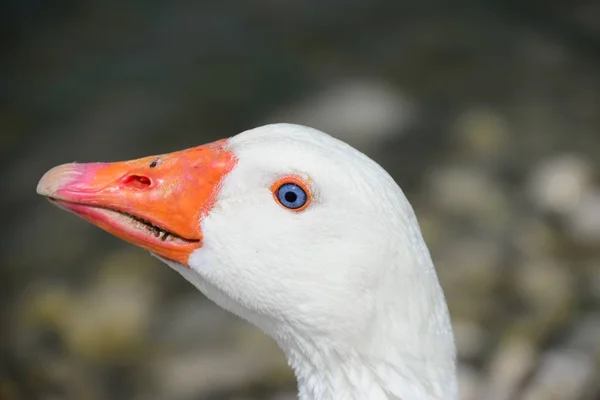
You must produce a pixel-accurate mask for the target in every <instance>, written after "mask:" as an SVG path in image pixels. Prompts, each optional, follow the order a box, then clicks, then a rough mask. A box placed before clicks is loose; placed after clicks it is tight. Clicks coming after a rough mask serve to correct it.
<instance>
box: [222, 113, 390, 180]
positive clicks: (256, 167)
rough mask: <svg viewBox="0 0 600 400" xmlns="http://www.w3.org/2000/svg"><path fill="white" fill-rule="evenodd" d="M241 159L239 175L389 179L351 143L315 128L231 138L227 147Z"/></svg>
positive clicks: (266, 129)
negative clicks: (294, 174) (378, 176)
mask: <svg viewBox="0 0 600 400" xmlns="http://www.w3.org/2000/svg"><path fill="white" fill-rule="evenodd" d="M227 147H228V149H230V150H231V151H233V153H235V154H236V156H237V157H238V159H239V165H238V166H237V169H238V172H240V170H241V171H244V172H243V174H245V175H246V177H247V178H250V177H252V176H257V177H261V176H262V177H265V176H266V175H269V178H271V177H272V176H273V174H275V175H277V174H290V173H297V174H299V175H307V176H306V177H307V178H318V177H320V178H321V179H327V180H331V179H332V178H334V179H335V180H340V179H341V180H344V178H345V179H351V180H356V179H359V177H360V176H361V175H362V176H365V177H366V175H368V178H370V179H371V178H373V177H374V176H376V175H380V176H381V177H386V175H387V173H385V171H383V169H381V167H379V166H378V165H377V164H376V163H375V162H374V161H372V160H371V159H369V158H368V157H366V156H365V155H364V154H362V153H361V152H359V151H358V150H356V149H354V148H353V147H351V146H349V145H348V144H346V143H344V142H342V141H340V140H338V139H336V138H334V137H332V136H329V135H327V134H326V133H323V132H321V131H318V130H316V129H312V128H308V127H304V126H299V125H292V124H274V125H266V126H262V127H259V128H255V129H252V130H249V131H246V132H243V133H240V134H239V135H237V136H234V137H232V138H231V139H230V140H229V142H228V145H227Z"/></svg>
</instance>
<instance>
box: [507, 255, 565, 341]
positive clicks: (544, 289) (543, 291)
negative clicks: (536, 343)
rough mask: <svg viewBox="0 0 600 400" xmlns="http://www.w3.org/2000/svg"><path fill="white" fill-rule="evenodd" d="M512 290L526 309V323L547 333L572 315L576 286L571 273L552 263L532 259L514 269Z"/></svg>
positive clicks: (551, 261)
mask: <svg viewBox="0 0 600 400" xmlns="http://www.w3.org/2000/svg"><path fill="white" fill-rule="evenodd" d="M515 272H516V277H515V282H514V290H515V291H516V292H517V293H518V294H519V296H520V297H521V298H522V299H523V300H524V301H525V304H526V306H527V307H528V308H529V312H528V313H527V323H528V324H530V325H536V329H535V330H537V328H539V329H542V330H543V331H541V332H540V331H538V332H537V333H536V334H544V333H549V331H550V330H551V329H553V328H555V327H556V326H558V325H561V324H563V323H565V322H566V321H568V319H569V318H570V317H571V316H572V315H573V311H574V309H573V307H574V301H575V298H576V285H575V281H574V279H573V276H572V275H571V273H570V271H569V270H568V269H567V268H565V267H564V266H563V265H560V264H558V263H557V262H555V261H554V260H551V259H546V260H531V261H529V262H526V263H524V264H523V265H521V266H519V267H518V268H516V271H515Z"/></svg>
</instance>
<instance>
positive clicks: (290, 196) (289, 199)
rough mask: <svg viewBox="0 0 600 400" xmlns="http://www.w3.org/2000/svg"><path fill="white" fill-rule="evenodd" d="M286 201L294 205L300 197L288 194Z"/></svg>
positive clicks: (292, 193) (286, 194)
mask: <svg viewBox="0 0 600 400" xmlns="http://www.w3.org/2000/svg"><path fill="white" fill-rule="evenodd" d="M285 199H286V200H287V201H289V202H290V203H293V202H295V201H296V200H297V199H298V195H296V193H294V192H286V193H285Z"/></svg>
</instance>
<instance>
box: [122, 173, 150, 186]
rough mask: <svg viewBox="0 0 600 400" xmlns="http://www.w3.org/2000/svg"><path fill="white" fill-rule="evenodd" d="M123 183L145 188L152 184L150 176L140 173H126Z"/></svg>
mask: <svg viewBox="0 0 600 400" xmlns="http://www.w3.org/2000/svg"><path fill="white" fill-rule="evenodd" d="M123 183H124V184H125V185H127V186H130V187H133V188H136V189H146V188H148V187H149V186H150V185H152V181H151V180H150V178H148V177H146V176H141V175H128V176H126V177H125V178H124V179H123Z"/></svg>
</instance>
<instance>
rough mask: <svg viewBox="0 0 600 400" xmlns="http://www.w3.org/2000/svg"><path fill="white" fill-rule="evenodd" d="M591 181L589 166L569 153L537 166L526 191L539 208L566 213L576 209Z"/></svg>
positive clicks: (583, 160) (580, 158) (578, 157)
mask: <svg viewBox="0 0 600 400" xmlns="http://www.w3.org/2000/svg"><path fill="white" fill-rule="evenodd" d="M591 180H592V167H591V166H590V165H589V163H588V162H587V161H586V160H585V159H583V158H582V157H580V156H577V155H573V154H568V155H563V156H560V157H556V158H553V159H550V160H547V161H545V162H543V163H541V164H539V165H538V166H537V167H536V168H535V169H534V171H533V173H532V174H531V176H530V178H529V184H528V192H529V196H530V198H531V200H532V201H533V203H534V204H535V205H537V206H538V207H539V208H540V209H542V210H544V211H549V212H554V213H559V214H566V213H570V212H572V211H573V210H575V209H576V208H577V207H578V205H579V203H580V201H581V198H582V196H583V195H584V193H585V192H586V191H587V190H589V187H590V184H591Z"/></svg>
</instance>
